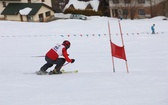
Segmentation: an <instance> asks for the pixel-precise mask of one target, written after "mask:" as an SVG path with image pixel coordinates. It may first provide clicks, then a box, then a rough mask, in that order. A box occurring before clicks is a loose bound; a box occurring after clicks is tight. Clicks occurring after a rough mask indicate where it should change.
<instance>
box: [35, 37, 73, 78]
mask: <svg viewBox="0 0 168 105" xmlns="http://www.w3.org/2000/svg"><path fill="white" fill-rule="evenodd" d="M70 45H71V43H70V42H69V41H68V40H65V41H63V43H62V44H57V45H56V46H54V47H53V48H51V49H50V50H49V51H48V52H47V54H46V56H45V60H46V62H47V63H46V64H44V65H43V66H42V67H41V68H40V70H39V71H37V72H36V73H37V74H39V75H43V74H47V72H46V70H47V69H48V68H50V67H52V66H53V65H54V64H56V66H55V69H54V70H53V71H50V72H49V74H61V73H62V72H61V71H60V69H61V68H62V66H63V64H64V63H65V61H67V62H69V63H74V62H75V59H70V58H69V57H68V54H67V49H68V48H69V47H70ZM62 55H63V57H62V58H59V56H62Z"/></svg>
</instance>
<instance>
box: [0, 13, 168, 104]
mask: <svg viewBox="0 0 168 105" xmlns="http://www.w3.org/2000/svg"><path fill="white" fill-rule="evenodd" d="M88 18H89V19H88V20H86V21H82V20H75V19H74V20H73V19H60V20H56V21H52V22H49V23H33V22H14V21H0V24H1V25H0V29H1V31H0V49H1V51H0V58H1V59H0V64H1V66H0V97H1V98H0V104H1V105H168V63H167V61H168V47H167V46H168V30H167V27H168V21H165V20H162V18H163V17H157V18H153V19H142V20H122V21H121V27H122V32H123V38H124V44H125V51H126V56H127V62H128V68H129V73H127V72H126V65H125V61H124V60H121V59H117V58H114V61H115V62H114V63H115V70H116V72H115V73H114V72H113V69H112V56H111V50H110V43H109V36H108V35H109V34H108V33H109V32H108V21H109V23H110V27H111V28H110V30H111V33H112V35H111V37H112V41H113V42H114V43H116V44H117V45H121V40H120V31H119V26H118V19H114V18H108V17H98V16H96V17H94V16H93V17H88ZM152 24H155V25H156V26H155V29H156V32H157V34H155V35H153V34H151V30H150V27H151V25H152ZM64 40H69V41H70V42H71V47H70V49H68V52H69V54H70V55H69V57H70V58H74V59H75V60H76V61H75V62H74V63H73V64H68V65H66V66H64V67H63V69H65V70H66V71H70V70H76V69H77V70H79V73H77V74H62V75H51V76H49V75H44V76H39V75H35V74H31V73H33V72H35V71H37V70H39V69H40V67H41V66H42V65H43V64H45V63H46V62H45V60H44V57H38V56H42V55H45V53H46V52H47V51H48V50H49V49H50V48H51V47H53V46H54V45H56V44H57V43H62V41H64ZM53 68H54V66H53V67H52V68H50V69H48V71H50V70H52V69H53Z"/></svg>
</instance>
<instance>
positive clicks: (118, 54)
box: [110, 41, 126, 60]
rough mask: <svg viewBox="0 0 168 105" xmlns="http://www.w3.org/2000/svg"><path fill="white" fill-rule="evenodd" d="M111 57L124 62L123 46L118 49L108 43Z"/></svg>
mask: <svg viewBox="0 0 168 105" xmlns="http://www.w3.org/2000/svg"><path fill="white" fill-rule="evenodd" d="M110 44H111V50H112V51H111V53H112V56H114V57H116V58H120V59H124V60H126V56H125V50H124V46H123V47H120V46H117V45H115V44H114V43H112V42H111V41H110Z"/></svg>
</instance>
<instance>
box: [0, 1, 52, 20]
mask: <svg viewBox="0 0 168 105" xmlns="http://www.w3.org/2000/svg"><path fill="white" fill-rule="evenodd" d="M1 14H2V15H4V17H5V20H11V21H23V22H30V21H31V22H45V21H48V20H49V19H50V18H51V17H53V16H54V11H53V10H52V9H51V7H49V6H47V5H45V4H43V3H9V4H8V5H7V6H6V8H5V9H4V10H3V11H2V13H1Z"/></svg>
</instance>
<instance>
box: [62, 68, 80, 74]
mask: <svg viewBox="0 0 168 105" xmlns="http://www.w3.org/2000/svg"><path fill="white" fill-rule="evenodd" d="M61 72H62V73H63V74H66V73H78V70H72V71H65V70H64V69H62V70H61Z"/></svg>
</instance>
